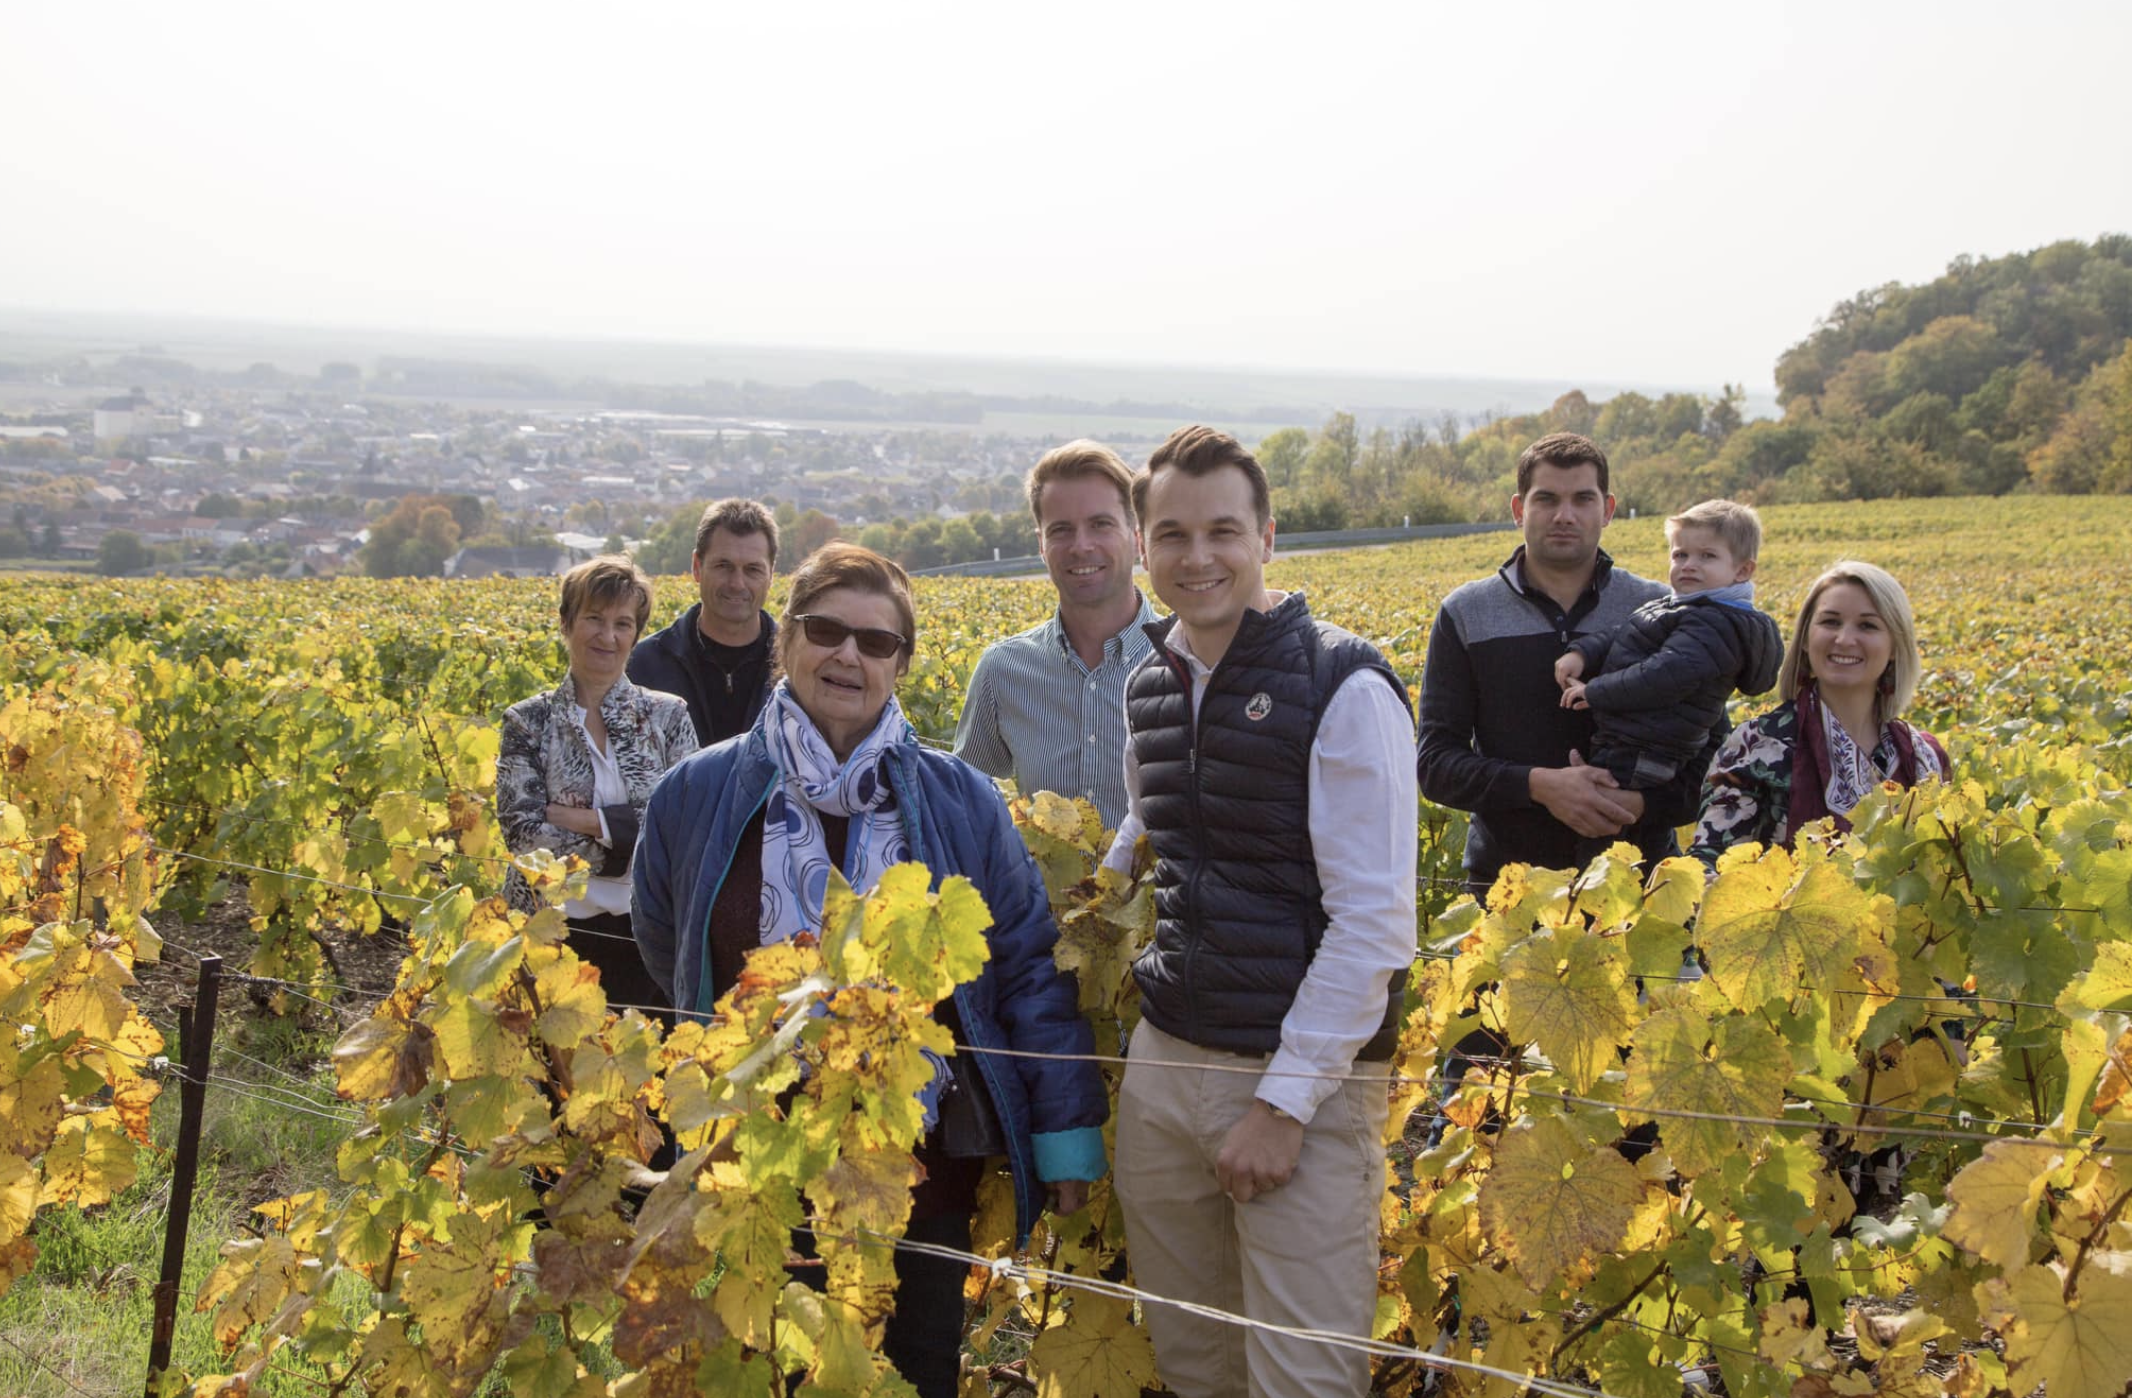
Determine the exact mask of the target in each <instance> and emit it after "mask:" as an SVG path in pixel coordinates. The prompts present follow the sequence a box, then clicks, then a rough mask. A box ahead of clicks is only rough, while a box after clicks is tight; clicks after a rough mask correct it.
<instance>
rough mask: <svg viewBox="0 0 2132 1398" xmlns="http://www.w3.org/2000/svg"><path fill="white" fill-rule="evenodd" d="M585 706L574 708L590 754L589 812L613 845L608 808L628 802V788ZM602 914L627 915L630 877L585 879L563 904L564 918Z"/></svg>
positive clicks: (604, 839)
mask: <svg viewBox="0 0 2132 1398" xmlns="http://www.w3.org/2000/svg"><path fill="white" fill-rule="evenodd" d="M585 718H586V714H585V709H584V706H583V705H579V706H578V707H577V731H578V732H579V733H582V734H583V735H584V737H585V749H586V751H588V752H590V753H591V754H592V811H593V814H594V815H597V816H598V817H599V818H600V843H601V844H603V845H612V844H613V843H614V837H613V836H612V835H610V834H609V833H608V831H607V808H608V807H609V806H619V805H623V804H625V803H627V802H628V800H629V789H628V788H627V787H625V786H623V785H622V769H621V767H620V766H618V765H617V764H616V763H615V760H614V752H613V750H612V749H610V748H603V747H601V746H600V745H599V744H598V743H595V742H594V741H592V730H591V729H590V728H588V727H586V726H585ZM601 913H621V914H622V915H623V916H625V917H626V916H628V914H629V880H628V879H626V878H619V879H610V878H602V877H601V876H600V875H598V874H594V875H592V877H590V878H588V879H586V880H585V896H584V897H582V898H572V899H569V900H568V901H566V902H565V903H564V904H563V916H564V917H597V916H599V915H600V914H601Z"/></svg>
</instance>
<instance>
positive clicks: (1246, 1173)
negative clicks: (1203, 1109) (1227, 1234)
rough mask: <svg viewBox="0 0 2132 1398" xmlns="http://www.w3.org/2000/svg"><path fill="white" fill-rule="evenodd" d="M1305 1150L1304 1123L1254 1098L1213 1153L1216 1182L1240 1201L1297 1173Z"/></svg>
mask: <svg viewBox="0 0 2132 1398" xmlns="http://www.w3.org/2000/svg"><path fill="white" fill-rule="evenodd" d="M1302 1153H1303V1123H1302V1122H1300V1121H1295V1120H1292V1119H1290V1118H1287V1117H1278V1116H1275V1115H1274V1114H1273V1112H1272V1110H1271V1109H1270V1108H1268V1107H1267V1106H1266V1104H1265V1103H1264V1102H1261V1101H1258V1100H1257V1099H1255V1098H1254V1099H1253V1100H1252V1103H1251V1106H1250V1107H1249V1108H1248V1109H1247V1110H1246V1111H1245V1112H1244V1114H1243V1115H1242V1116H1241V1117H1239V1118H1237V1122H1236V1125H1234V1126H1232V1127H1230V1128H1229V1134H1228V1135H1227V1136H1224V1137H1223V1138H1222V1143H1221V1151H1220V1153H1219V1154H1218V1155H1216V1156H1215V1157H1214V1182H1215V1183H1216V1184H1218V1185H1220V1186H1221V1189H1222V1192H1223V1193H1224V1194H1227V1195H1228V1196H1229V1197H1230V1198H1231V1199H1233V1200H1235V1201H1236V1202H1237V1203H1239V1204H1248V1203H1250V1202H1251V1200H1252V1199H1253V1197H1255V1196H1257V1195H1260V1194H1268V1193H1271V1192H1272V1191H1274V1190H1276V1189H1279V1188H1280V1187H1281V1186H1282V1185H1284V1184H1286V1183H1288V1181H1289V1180H1290V1179H1292V1178H1294V1176H1295V1163H1296V1159H1297V1158H1298V1157H1299V1156H1301V1155H1302Z"/></svg>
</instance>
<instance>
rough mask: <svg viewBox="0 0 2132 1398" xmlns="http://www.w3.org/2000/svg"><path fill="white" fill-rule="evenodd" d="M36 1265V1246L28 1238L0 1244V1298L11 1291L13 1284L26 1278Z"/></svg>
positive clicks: (12, 1239) (14, 1239)
mask: <svg viewBox="0 0 2132 1398" xmlns="http://www.w3.org/2000/svg"><path fill="white" fill-rule="evenodd" d="M36 1265H37V1245H36V1244H35V1243H33V1242H31V1241H30V1240H29V1239H28V1238H11V1239H9V1240H8V1241H6V1242H0V1296H4V1295H6V1294H7V1293H8V1292H9V1291H12V1290H13V1289H14V1286H15V1283H16V1282H18V1281H21V1280H22V1279H23V1278H24V1277H26V1276H28V1275H29V1274H30V1269H31V1268H33V1267H35V1266H36Z"/></svg>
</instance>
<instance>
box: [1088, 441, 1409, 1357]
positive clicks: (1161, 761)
mask: <svg viewBox="0 0 2132 1398" xmlns="http://www.w3.org/2000/svg"><path fill="white" fill-rule="evenodd" d="M1133 513H1134V515H1135V517H1136V518H1137V519H1138V520H1139V521H1140V529H1141V540H1142V549H1143V552H1144V554H1145V556H1146V558H1147V565H1148V578H1149V581H1150V583H1151V585H1152V587H1153V590H1154V592H1155V594H1156V596H1158V597H1160V598H1161V599H1162V601H1163V603H1164V604H1165V605H1167V606H1168V607H1169V608H1170V610H1171V611H1172V613H1173V615H1172V616H1170V617H1169V618H1168V619H1166V620H1164V621H1162V622H1158V623H1155V624H1154V625H1152V626H1150V627H1149V628H1148V632H1149V635H1150V637H1151V639H1152V640H1153V642H1154V649H1153V652H1152V653H1151V654H1150V655H1149V656H1148V658H1147V659H1146V660H1145V661H1144V662H1142V663H1141V665H1140V666H1139V667H1138V668H1137V669H1135V670H1134V671H1133V674H1132V676H1131V678H1130V679H1129V680H1127V682H1126V691H1125V709H1126V725H1127V745H1126V753H1125V789H1126V797H1127V809H1126V815H1125V819H1124V820H1123V821H1122V822H1121V823H1120V825H1119V829H1118V836H1117V841H1116V843H1115V844H1113V846H1112V847H1111V852H1110V854H1109V855H1108V856H1106V862H1107V863H1108V864H1110V866H1111V867H1113V868H1117V867H1120V865H1127V866H1129V865H1130V864H1131V863H1132V860H1133V857H1134V848H1135V845H1136V843H1137V841H1138V838H1139V836H1140V835H1141V834H1142V833H1143V832H1144V833H1145V834H1146V836H1147V839H1148V843H1149V844H1150V845H1151V846H1152V847H1153V849H1154V853H1155V908H1156V926H1155V939H1154V942H1153V944H1152V945H1151V946H1150V947H1149V948H1148V950H1147V951H1146V952H1145V953H1144V954H1143V955H1142V956H1141V957H1140V959H1139V960H1138V961H1137V962H1135V963H1134V966H1133V975H1134V978H1135V979H1136V980H1137V981H1138V983H1139V987H1140V1010H1141V1019H1140V1023H1139V1025H1138V1026H1137V1027H1136V1028H1135V1029H1134V1030H1133V1033H1132V1043H1131V1046H1130V1049H1129V1051H1128V1061H1127V1065H1126V1069H1125V1079H1124V1082H1123V1085H1122V1086H1121V1087H1120V1089H1119V1095H1118V1134H1117V1187H1118V1199H1119V1202H1120V1203H1121V1204H1122V1206H1123V1209H1124V1214H1125V1228H1126V1236H1127V1240H1128V1242H1129V1244H1130V1247H1131V1249H1132V1259H1133V1272H1134V1274H1135V1276H1136V1277H1137V1278H1138V1279H1139V1282H1140V1284H1141V1285H1142V1286H1144V1287H1146V1288H1147V1289H1148V1290H1149V1291H1152V1292H1155V1293H1157V1294H1160V1295H1163V1296H1168V1297H1174V1298H1177V1299H1179V1300H1184V1301H1192V1302H1197V1303H1199V1304H1201V1305H1205V1306H1211V1307H1214V1308H1217V1309H1220V1310H1226V1311H1240V1312H1242V1313H1243V1314H1245V1315H1248V1316H1250V1317H1251V1318H1252V1319H1254V1320H1261V1321H1267V1322H1270V1323H1272V1324H1276V1325H1281V1326H1286V1327H1290V1328H1291V1329H1301V1330H1319V1331H1327V1332H1332V1333H1337V1334H1343V1335H1366V1334H1368V1333H1370V1325H1371V1321H1372V1318H1373V1317H1374V1315H1375V1313H1376V1299H1377V1287H1376V1268H1377V1263H1378V1260H1379V1251H1378V1228H1379V1206H1380V1204H1381V1203H1382V1196H1383V1189H1384V1183H1383V1182H1384V1165H1385V1157H1384V1150H1383V1144H1382V1143H1383V1135H1384V1126H1385V1118H1386V1115H1387V1107H1388V1102H1387V1096H1386V1077H1387V1074H1388V1070H1389V1067H1390V1064H1389V1059H1390V1055H1391V1050H1392V1047H1393V1043H1394V1040H1395V1039H1396V1038H1397V1036H1398V1029H1399V1010H1400V1004H1401V986H1402V978H1403V977H1404V975H1405V972H1406V970H1407V968H1408V967H1409V966H1411V965H1412V964H1413V960H1414V859H1415V841H1414V784H1413V781H1412V779H1411V777H1410V775H1409V771H1408V767H1407V763H1406V761H1405V753H1406V746H1407V734H1408V732H1409V729H1408V727H1407V724H1408V712H1407V706H1406V687H1405V686H1404V685H1403V684H1401V683H1400V681H1399V680H1398V678H1397V677H1396V676H1394V675H1393V673H1392V671H1391V669H1390V667H1389V666H1387V665H1386V664H1385V662H1384V658H1383V657H1382V656H1380V655H1379V654H1378V653H1377V650H1376V648H1375V647H1374V646H1372V645H1370V644H1369V643H1368V642H1367V641H1364V640H1363V639H1362V638H1360V637H1358V636H1355V635H1352V634H1350V633H1348V632H1346V631H1342V630H1341V629H1340V628H1338V627H1336V626H1330V625H1327V624H1326V623H1324V622H1321V621H1318V620H1317V619H1315V618H1314V617H1312V616H1311V614H1310V608H1309V605H1308V604H1307V602H1306V601H1305V599H1304V597H1303V596H1302V594H1301V593H1287V594H1283V593H1278V592H1269V591H1267V589H1266V587H1265V583H1264V573H1263V570H1264V567H1265V564H1266V561H1267V560H1268V559H1269V558H1271V557H1272V554H1273V515H1272V511H1271V509H1270V507H1269V500H1268V492H1267V488H1266V476H1265V472H1264V471H1263V470H1262V469H1261V468H1260V466H1259V464H1258V462H1257V461H1256V460H1255V459H1254V458H1253V457H1252V456H1251V454H1250V453H1249V452H1247V451H1245V450H1244V448H1243V446H1242V444H1240V443H1239V442H1237V440H1236V439H1235V438H1233V437H1230V436H1228V435H1226V434H1224V433H1221V432H1216V431H1214V430H1213V429H1211V428H1206V427H1187V428H1182V429H1179V430H1178V431H1177V432H1175V433H1173V434H1172V435H1171V437H1170V438H1169V440H1168V441H1166V442H1164V443H1163V444H1162V445H1161V446H1160V447H1158V448H1157V449H1156V451H1155V453H1154V455H1153V456H1151V457H1150V458H1149V459H1148V464H1147V468H1146V469H1145V470H1143V471H1141V472H1140V473H1139V475H1137V476H1136V477H1135V478H1134V480H1133ZM1147 1323H1148V1331H1149V1334H1150V1336H1151V1337H1152V1339H1153V1340H1154V1344H1155V1362H1156V1365H1157V1367H1158V1369H1159V1370H1160V1372H1161V1376H1162V1380H1163V1382H1164V1383H1165V1384H1166V1385H1167V1386H1168V1388H1169V1389H1170V1391H1171V1392H1173V1393H1176V1394H1178V1395H1180V1398H1233V1395H1237V1394H1243V1393H1250V1394H1253V1395H1256V1398H1360V1395H1362V1394H1363V1393H1364V1392H1366V1391H1367V1390H1368V1388H1369V1360H1368V1357H1367V1356H1365V1355H1359V1354H1356V1353H1355V1352H1354V1351H1352V1350H1349V1349H1344V1348H1338V1347H1335V1346H1332V1345H1328V1344H1324V1343H1320V1342H1316V1341H1311V1340H1304V1339H1299V1338H1296V1337H1294V1336H1292V1335H1280V1334H1274V1333H1271V1332H1257V1333H1253V1334H1251V1335H1249V1336H1247V1337H1244V1338H1239V1337H1238V1335H1237V1333H1236V1332H1235V1331H1234V1330H1233V1329H1231V1328H1230V1327H1229V1326H1227V1325H1225V1324H1223V1323H1221V1322H1218V1321H1212V1320H1208V1319H1205V1318H1203V1317H1200V1316H1195V1315H1191V1314H1187V1313H1186V1312H1184V1311H1181V1310H1178V1309H1176V1308H1173V1307H1168V1306H1150V1307H1149V1308H1148V1312H1147Z"/></svg>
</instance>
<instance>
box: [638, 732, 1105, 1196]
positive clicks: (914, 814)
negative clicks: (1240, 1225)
mask: <svg viewBox="0 0 2132 1398" xmlns="http://www.w3.org/2000/svg"><path fill="white" fill-rule="evenodd" d="M882 762H883V768H884V770H885V771H886V773H887V775H888V782H889V785H890V787H891V788H892V789H893V790H894V791H895V793H896V804H897V809H898V810H899V811H900V812H901V813H902V816H903V826H904V833H905V835H906V837H907V838H908V839H909V841H910V847H911V856H912V858H914V859H916V860H919V861H921V862H923V863H924V864H925V866H926V867H927V868H928V869H930V870H931V871H932V873H933V879H934V884H935V886H936V887H937V886H938V883H939V881H940V880H941V879H943V878H946V877H948V876H950V875H953V874H962V875H964V876H965V877H967V878H968V879H969V880H970V881H971V882H972V883H974V884H975V885H976V886H977V891H978V892H979V893H980V894H981V895H982V896H983V897H984V900H985V906H986V907H988V908H990V909H991V910H992V918H993V923H992V927H991V929H990V930H989V931H987V932H986V934H985V937H986V940H987V941H988V942H990V944H991V950H992V955H991V959H990V960H989V961H987V962H986V963H985V968H984V971H983V972H982V974H980V975H979V976H978V978H977V979H976V980H974V981H972V982H970V983H968V984H966V985H960V986H957V987H956V988H955V1008H956V1011H957V1013H958V1014H959V1015H960V1016H961V1018H962V1026H963V1036H964V1039H965V1040H966V1041H967V1042H968V1043H970V1044H971V1045H972V1046H974V1047H977V1048H1012V1049H1025V1050H1033V1051H1036V1052H1042V1053H1078V1054H1088V1053H1093V1052H1094V1051H1095V1037H1094V1034H1093V1033H1092V1032H1091V1031H1090V1029H1089V1026H1088V1022H1087V1021H1086V1020H1085V1019H1083V1018H1082V1017H1081V1014H1080V1011H1079V1008H1078V1007H1077V1004H1076V1001H1077V999H1078V995H1077V992H1076V988H1075V985H1074V982H1073V980H1072V978H1071V977H1069V976H1067V975H1065V974H1063V973H1061V972H1060V971H1059V970H1058V968H1057V967H1056V966H1055V965H1054V964H1053V962H1052V959H1051V948H1052V944H1053V943H1054V942H1055V941H1057V939H1058V929H1057V928H1056V927H1055V926H1054V925H1053V924H1052V921H1051V909H1050V905H1049V903H1048V902H1047V900H1046V898H1045V895H1044V881H1043V878H1042V876H1041V875H1040V874H1038V872H1037V868H1036V862H1035V861H1034V860H1033V859H1031V858H1030V857H1029V852H1028V850H1027V848H1026V847H1025V846H1024V845H1023V844H1022V840H1021V836H1020V835H1019V834H1017V833H1016V832H1015V829H1014V823H1013V821H1012V819H1011V818H1010V817H1009V816H1008V814H1007V806H1006V802H1005V801H1003V800H1002V799H1001V798H1000V794H999V791H998V788H996V787H994V786H993V785H992V782H991V779H990V778H988V777H986V776H985V775H984V774H983V773H981V772H979V771H978V770H977V769H976V768H974V767H971V766H969V765H968V764H966V763H964V762H962V761H961V760H959V759H957V758H955V757H951V756H949V755H948V754H946V753H941V752H933V751H930V750H928V749H926V748H924V747H922V746H920V745H919V744H918V743H916V742H915V741H913V742H909V743H906V744H903V745H901V746H899V747H895V748H891V749H890V750H889V751H888V752H887V753H886V754H885V755H884V756H883V759H882ZM775 775H776V767H775V764H774V763H773V761H772V759H771V757H770V753H769V749H768V746H767V745H766V744H765V743H764V741H763V739H762V737H761V735H760V734H759V733H757V732H755V731H754V730H752V729H751V730H750V731H748V732H746V733H742V734H740V735H738V736H737V737H733V738H728V739H727V740H726V741H724V742H722V743H719V744H716V745H715V746H713V747H708V748H705V749H703V750H702V751H701V752H698V753H695V754H694V755H692V756H690V757H689V758H688V759H686V760H685V761H683V762H681V763H679V764H677V765H676V766H674V767H673V768H672V769H671V770H669V771H668V772H667V773H666V775H665V776H663V777H661V778H660V779H659V784H658V785H657V786H656V787H654V788H653V789H652V793H651V801H650V803H649V805H648V806H647V807H646V809H645V812H644V819H643V824H642V827H641V829H640V832H639V834H638V837H637V851H636V858H635V859H634V861H633V862H632V864H631V866H630V868H631V877H632V879H633V881H634V885H635V889H634V899H633V908H632V921H633V924H634V931H635V932H636V937H637V946H638V948H639V950H640V951H641V952H642V954H643V957H644V964H645V966H646V967H647V968H649V970H650V971H651V973H652V975H653V976H655V977H656V978H658V980H660V981H661V982H662V983H664V984H665V985H666V986H667V987H668V988H669V990H670V992H671V994H672V996H673V1002H674V1004H675V1006H676V1007H678V1008H679V1009H680V1011H681V1012H682V1013H683V1014H684V1015H694V1016H698V1017H701V1016H704V1015H707V1014H709V1013H710V1009H711V1006H712V1004H713V1003H714V1002H715V1000H716V999H717V996H716V994H715V992H714V990H713V987H712V986H711V984H710V949H709V945H708V939H709V928H710V918H711V908H712V905H713V904H715V903H716V902H717V899H718V889H719V886H720V885H721V884H722V883H723V882H724V881H725V876H726V871H727V870H728V869H729V868H730V867H731V866H732V862H733V853H734V848H735V846H736V844H737V843H738V842H739V840H740V837H741V834H742V832H743V831H745V830H746V829H747V827H748V823H749V821H751V820H752V819H753V818H754V816H755V813H756V812H757V811H758V810H760V809H761V808H762V806H763V804H764V802H766V801H767V800H768V799H769V795H770V787H771V783H772V781H773V779H774V777H775ZM720 989H723V987H720ZM971 1057H972V1059H973V1061H974V1062H975V1064H976V1066H977V1069H978V1071H979V1073H980V1075H981V1076H982V1078H983V1081H984V1083H985V1085H986V1086H987V1087H988V1088H990V1089H991V1093H992V1101H993V1104H994V1105H995V1106H996V1107H997V1108H998V1109H999V1116H1000V1122H1001V1124H1002V1125H1003V1126H1004V1127H1005V1128H1006V1137H1007V1156H1008V1164H1009V1166H1010V1167H1011V1169H1012V1171H1013V1175H1014V1192H1015V1203H1016V1211H1015V1212H1016V1219H1017V1224H1018V1229H1017V1231H1018V1232H1019V1233H1020V1234H1022V1235H1024V1236H1026V1235H1027V1233H1028V1231H1029V1229H1030V1227H1031V1225H1033V1224H1034V1223H1035V1222H1036V1218H1037V1215H1038V1213H1039V1212H1040V1209H1041V1203H1042V1198H1041V1194H1042V1191H1041V1187H1040V1182H1050V1181H1057V1180H1092V1179H1097V1178H1100V1177H1101V1176H1102V1174H1103V1173H1104V1168H1105V1158H1104V1151H1103V1133H1102V1130H1101V1128H1102V1125H1103V1120H1104V1118H1105V1116H1106V1115H1108V1112H1109V1102H1108V1098H1107V1097H1106V1094H1105V1092H1104V1089H1103V1080H1102V1076H1101V1074H1099V1073H1098V1072H1097V1071H1096V1068H1095V1065H1094V1064H1092V1063H1089V1062H1086V1061H1062V1060H1053V1059H1034V1058H1006V1057H1001V1056H998V1055H993V1054H974V1055H972V1056H971Z"/></svg>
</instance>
